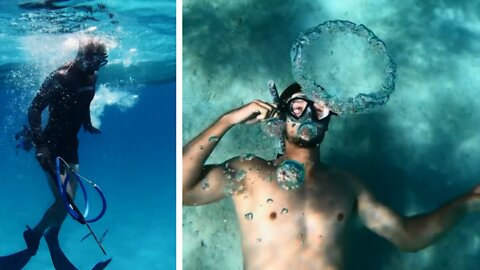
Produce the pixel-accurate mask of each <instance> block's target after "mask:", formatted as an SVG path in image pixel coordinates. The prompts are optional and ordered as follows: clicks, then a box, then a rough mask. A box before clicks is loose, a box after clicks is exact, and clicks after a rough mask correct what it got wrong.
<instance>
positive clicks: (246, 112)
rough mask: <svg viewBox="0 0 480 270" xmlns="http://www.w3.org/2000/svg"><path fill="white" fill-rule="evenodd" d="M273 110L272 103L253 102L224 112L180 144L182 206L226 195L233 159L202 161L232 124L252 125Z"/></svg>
mask: <svg viewBox="0 0 480 270" xmlns="http://www.w3.org/2000/svg"><path fill="white" fill-rule="evenodd" d="M274 113H275V108H274V107H273V106H272V105H270V104H268V103H265V102H262V101H253V102H251V103H248V104H247V105H245V106H243V107H240V108H238V109H236V110H233V111H231V112H228V113H226V114H225V115H223V116H222V117H220V119H218V120H217V121H216V122H215V123H213V124H212V125H211V126H210V127H209V128H207V129H206V130H205V131H203V132H202V133H200V134H199V135H198V136H197V137H195V138H194V139H193V140H191V141H190V142H189V143H187V144H186V145H185V146H184V147H183V155H182V161H183V170H182V189H183V204H184V205H200V204H207V203H210V202H214V201H217V200H220V199H222V198H224V197H225V195H226V193H225V184H226V180H227V179H229V178H230V177H231V175H230V174H231V173H233V171H234V170H235V166H236V165H235V163H236V162H235V161H236V159H232V160H230V161H227V162H225V163H223V164H218V165H205V162H206V161H207V159H208V157H209V156H210V154H211V153H212V152H213V150H214V149H215V147H216V146H217V144H218V142H219V141H220V139H221V138H222V137H223V135H225V133H226V132H227V131H228V130H229V129H230V128H231V127H233V126H234V125H236V124H240V123H247V124H254V123H257V122H258V121H260V120H263V119H266V118H267V117H271V116H272V115H273V114H274ZM229 176H230V177H229ZM202 182H203V183H202Z"/></svg>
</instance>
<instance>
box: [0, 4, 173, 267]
mask: <svg viewBox="0 0 480 270" xmlns="http://www.w3.org/2000/svg"><path fill="white" fill-rule="evenodd" d="M175 14H176V3H175V1H174V0H147V1H121V0H108V1H76V0H71V1H68V0H52V1H6V0H0V23H1V24H2V25H1V27H0V42H1V43H2V46H1V47H0V123H1V126H0V160H1V162H0V205H1V206H0V216H1V217H2V218H1V222H0V269H2V270H19V269H27V270H29V269H30V270H36V269H57V270H71V269H96V270H100V269H117V270H118V269H125V270H126V269H128V270H131V269H175V255H176V251H175V240H176V239H175V234H176V226H175V217H176V215H175V201H176V198H175V167H176V166H175V165H176V164H175V139H176V134H175V119H176V117H175V112H176V108H175V106H176V100H175V96H176V94H175V92H176V83H175V70H176V69H175V57H176V52H175V48H176V44H175V40H176V38H175V35H176V32H175V31H176V27H175Z"/></svg>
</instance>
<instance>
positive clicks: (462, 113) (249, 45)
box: [182, 0, 480, 270]
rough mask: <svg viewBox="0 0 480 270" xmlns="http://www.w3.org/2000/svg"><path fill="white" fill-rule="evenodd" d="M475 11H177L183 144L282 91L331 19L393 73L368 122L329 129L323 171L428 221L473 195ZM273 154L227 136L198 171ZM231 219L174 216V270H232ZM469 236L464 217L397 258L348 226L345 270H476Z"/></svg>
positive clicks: (272, 149) (415, 6) (388, 5)
mask: <svg viewBox="0 0 480 270" xmlns="http://www.w3.org/2000/svg"><path fill="white" fill-rule="evenodd" d="M478 10H480V6H479V3H478V2H467V1H414V0H407V1H398V2H395V1H382V0H360V1H342V0H340V1H318V0H317V1H310V0H300V1H297V0H295V1H293V0H286V1H277V0H266V1H254V0H243V1H235V2H232V1H226V0H204V1H198V0H185V1H183V28H184V29H183V46H184V48H183V91H182V95H183V143H186V142H188V141H189V140H191V139H192V138H193V137H194V136H196V135H197V134H198V133H199V132H201V131H202V130H204V129H205V128H206V127H208V125H209V124H210V123H212V122H213V121H215V120H216V119H217V118H218V117H219V116H220V115H221V114H223V113H225V112H226V111H229V110H231V109H233V108H236V107H239V106H241V105H242V104H245V103H247V102H250V101H251V100H253V99H263V100H267V101H270V100H271V97H270V94H269V92H268V88H267V81H268V80H274V81H275V82H276V83H277V86H278V87H279V89H283V88H284V87H286V86H287V85H289V84H290V83H291V82H292V81H293V76H292V72H291V64H290V58H289V53H290V49H291V45H292V43H293V41H294V40H295V38H296V37H297V36H298V35H299V33H300V32H303V31H306V30H307V29H309V28H311V27H313V26H316V25H318V24H320V23H322V22H324V21H327V20H334V19H341V20H349V21H352V22H355V23H357V24H360V23H361V24H365V25H366V26H367V27H368V28H369V29H371V30H372V31H373V32H374V33H375V34H376V35H377V36H378V37H379V38H381V39H382V40H383V41H384V42H385V44H386V45H387V48H388V50H389V52H390V54H391V56H392V57H393V59H394V60H395V62H396V64H397V80H396V89H395V92H394V93H393V94H392V96H391V99H390V100H389V102H388V103H387V104H386V105H385V106H384V107H382V108H381V109H379V110H378V111H376V112H372V113H368V114H362V115H344V116H341V117H335V118H333V119H332V121H331V124H330V129H329V131H328V133H327V135H326V139H325V141H324V144H323V145H322V148H321V149H322V156H323V160H324V161H325V162H326V163H328V164H330V165H332V166H336V167H339V168H343V169H345V170H348V171H351V172H352V173H354V174H356V175H358V176H359V177H360V178H361V179H362V180H363V181H364V182H365V183H366V184H367V185H368V186H369V187H370V189H371V190H372V192H373V193H374V194H375V195H376V196H377V197H378V199H379V200H380V201H382V202H384V203H385V204H387V205H389V206H390V207H392V208H393V209H395V210H396V211H398V212H400V213H402V214H405V215H414V214H417V213H422V212H425V211H431V210H433V209H435V208H437V207H438V206H440V205H441V204H443V203H444V202H446V201H447V200H449V199H451V198H453V197H455V196H459V195H460V194H462V193H463V192H466V191H467V190H469V189H470V188H471V187H473V186H474V185H476V184H479V183H480V181H479V178H478V164H479V163H480V156H479V154H478V153H479V151H478V150H479V149H480V136H479V135H478V134H479V133H478V123H479V121H480V119H479V115H480V111H479V108H480V107H479V99H478V87H479V86H480V77H479V76H478V74H480V59H479V51H478V48H480V46H479V45H480V44H479V42H480V41H479V40H480V39H479V37H480V17H479V15H478ZM212 48H215V49H212ZM339 64H343V65H344V67H345V66H348V65H351V66H352V67H355V64H356V62H354V60H352V59H344V62H342V63H339ZM325 68H327V67H325ZM207 102H208V104H209V105H208V108H209V109H208V110H205V104H206V103H207ZM192 116H195V117H192ZM276 146H277V142H276V141H275V140H272V139H270V138H268V137H267V136H265V134H264V133H263V132H262V131H261V128H260V127H259V126H253V127H252V126H248V127H247V126H238V127H235V128H233V129H232V130H230V131H229V132H228V134H227V135H226V136H225V137H224V138H222V140H221V142H220V143H219V146H218V147H217V149H216V150H215V152H214V153H213V154H212V156H211V157H210V159H209V161H208V162H212V163H215V162H222V161H224V160H226V159H228V158H231V157H233V156H237V155H241V154H246V153H254V154H257V155H259V156H261V157H264V158H267V159H271V158H274V157H275V154H276V152H277V151H278V149H277V148H276ZM234 211H235V210H234V208H233V205H232V203H231V200H229V199H225V200H223V201H221V202H219V203H215V204H212V205H209V206H202V207H185V208H184V213H183V235H184V239H188V241H184V245H183V264H184V266H185V269H241V268H242V257H241V250H240V236H239V233H238V225H237V221H236V217H235V214H234ZM478 224H480V217H479V215H478V214H472V215H470V216H469V217H467V218H465V219H464V220H462V222H460V224H459V225H458V226H457V227H455V228H454V229H453V230H452V231H450V232H449V233H448V234H447V235H446V236H445V237H444V238H442V239H441V240H440V241H439V242H438V243H436V244H435V245H434V246H431V247H429V248H427V249H425V250H422V251H420V252H417V253H402V252H400V251H398V250H397V249H396V248H394V247H393V246H392V245H391V244H389V243H388V242H387V241H385V240H384V239H382V238H380V237H378V236H376V235H375V234H373V233H372V232H370V231H368V230H367V229H366V228H365V227H364V226H362V225H361V224H359V226H358V228H357V230H356V231H355V234H354V237H353V238H351V239H350V240H351V241H350V243H351V246H352V248H351V253H350V255H349V257H348V258H349V260H348V264H349V265H350V268H349V269H389V270H391V269H393V270H400V269H405V270H407V269H428V270H449V269H476V268H478V266H479V264H478V255H479V252H480V244H479V243H480V234H479V232H478Z"/></svg>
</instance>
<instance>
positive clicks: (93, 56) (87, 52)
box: [76, 38, 108, 75]
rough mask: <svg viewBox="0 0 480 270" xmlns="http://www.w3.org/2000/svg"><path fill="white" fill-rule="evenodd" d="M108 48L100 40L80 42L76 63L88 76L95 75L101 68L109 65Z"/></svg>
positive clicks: (90, 39)
mask: <svg viewBox="0 0 480 270" xmlns="http://www.w3.org/2000/svg"><path fill="white" fill-rule="evenodd" d="M107 57H108V55H107V47H106V46H105V44H104V43H103V42H102V41H101V40H100V39H98V38H89V39H87V40H85V41H80V44H79V46H78V53H77V58H76V61H78V63H79V64H80V67H81V69H82V70H83V71H84V72H85V73H87V74H90V75H92V74H94V73H95V71H98V69H99V68H100V67H101V66H104V65H106V64H107V62H108V61H107Z"/></svg>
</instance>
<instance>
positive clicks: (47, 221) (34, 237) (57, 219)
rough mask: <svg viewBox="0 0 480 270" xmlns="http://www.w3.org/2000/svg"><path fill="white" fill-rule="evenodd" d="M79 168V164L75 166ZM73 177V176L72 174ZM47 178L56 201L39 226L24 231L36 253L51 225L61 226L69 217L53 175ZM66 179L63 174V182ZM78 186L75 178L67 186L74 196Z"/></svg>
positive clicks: (27, 241)
mask: <svg viewBox="0 0 480 270" xmlns="http://www.w3.org/2000/svg"><path fill="white" fill-rule="evenodd" d="M75 168H78V166H75ZM70 177H71V178H70V179H72V176H70ZM47 180H48V184H49V187H50V190H51V191H52V193H53V195H54V197H55V202H54V203H53V204H52V205H51V206H50V207H49V208H48V209H47V211H45V213H44V214H43V216H42V219H41V220H40V221H39V222H38V224H37V226H35V227H34V228H33V229H30V228H28V229H27V230H26V231H25V232H24V233H23V237H24V238H25V242H26V243H27V247H28V249H29V250H31V251H32V253H33V254H35V253H36V252H37V250H38V246H39V244H40V239H41V238H42V235H43V233H44V232H45V231H46V230H47V229H48V228H49V227H51V226H57V227H60V226H61V225H62V224H63V221H65V218H66V217H67V211H66V210H65V205H64V203H63V200H62V198H61V195H60V192H59V191H58V188H57V186H56V185H55V182H53V180H52V179H51V177H50V176H49V175H48V174H47ZM64 180H65V176H62V183H63V181H64ZM76 188H77V182H76V181H75V180H73V181H70V182H69V184H68V186H67V192H68V194H69V195H70V196H71V197H72V198H74V197H75V193H76Z"/></svg>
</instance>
